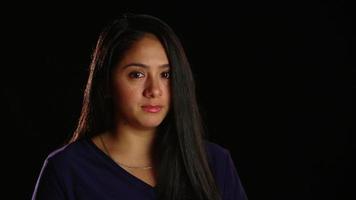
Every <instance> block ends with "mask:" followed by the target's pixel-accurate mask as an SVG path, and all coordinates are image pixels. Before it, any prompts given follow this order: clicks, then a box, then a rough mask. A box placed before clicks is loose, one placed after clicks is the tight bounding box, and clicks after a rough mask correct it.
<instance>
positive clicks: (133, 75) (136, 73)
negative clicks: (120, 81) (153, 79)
mask: <svg viewBox="0 0 356 200" xmlns="http://www.w3.org/2000/svg"><path fill="white" fill-rule="evenodd" d="M129 77H130V78H135V79H137V78H142V77H144V74H143V73H142V72H131V73H130V74H129Z"/></svg>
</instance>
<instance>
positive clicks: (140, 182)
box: [86, 137, 156, 190]
mask: <svg viewBox="0 0 356 200" xmlns="http://www.w3.org/2000/svg"><path fill="white" fill-rule="evenodd" d="M86 141H87V142H88V143H89V145H90V146H91V147H92V148H93V149H94V151H95V152H97V153H98V154H99V156H100V157H102V158H104V159H105V160H106V161H107V162H108V164H110V165H111V166H113V167H114V168H115V170H116V169H117V170H118V171H119V172H121V173H122V174H124V175H125V176H126V177H127V178H128V180H129V181H130V182H131V183H134V184H135V185H138V186H141V187H144V188H146V189H148V190H155V189H156V186H151V185H150V184H148V183H146V182H145V181H143V180H141V179H140V178H138V177H136V176H135V175H133V174H131V173H130V172H128V171H127V170H126V169H124V168H123V167H121V166H120V165H118V164H117V163H116V162H115V161H114V160H113V159H112V158H111V157H109V156H108V155H107V154H106V153H104V152H103V151H102V150H101V149H100V148H99V147H98V146H97V145H96V144H95V143H94V142H93V141H92V139H91V138H89V137H88V138H86Z"/></svg>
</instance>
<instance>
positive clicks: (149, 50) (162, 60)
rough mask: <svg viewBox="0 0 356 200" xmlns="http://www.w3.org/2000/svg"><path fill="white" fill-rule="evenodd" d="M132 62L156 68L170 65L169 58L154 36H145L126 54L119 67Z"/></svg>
mask: <svg viewBox="0 0 356 200" xmlns="http://www.w3.org/2000/svg"><path fill="white" fill-rule="evenodd" d="M130 62H135V63H142V64H146V65H148V66H151V65H153V66H155V65H164V64H168V58H167V55H166V51H165V49H164V47H163V45H162V44H161V42H160V41H159V40H158V38H157V37H156V36H154V35H153V34H145V35H144V36H143V37H142V38H140V39H139V40H137V41H136V42H134V43H133V45H132V46H131V47H130V48H129V49H128V50H127V51H126V52H125V53H124V55H123V57H122V59H121V61H120V62H119V66H121V65H126V64H128V63H130Z"/></svg>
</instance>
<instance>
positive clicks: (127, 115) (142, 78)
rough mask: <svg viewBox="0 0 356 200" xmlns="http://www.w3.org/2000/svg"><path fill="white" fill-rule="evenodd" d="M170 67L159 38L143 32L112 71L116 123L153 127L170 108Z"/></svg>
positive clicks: (144, 127)
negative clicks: (117, 120)
mask: <svg viewBox="0 0 356 200" xmlns="http://www.w3.org/2000/svg"><path fill="white" fill-rule="evenodd" d="M169 70H170V66H169V62H168V58H167V55H166V52H165V50H164V48H163V46H162V44H161V43H160V41H159V40H158V39H157V38H156V37H155V36H154V35H152V34H146V35H145V36H144V37H143V38H141V39H139V40H138V41H137V42H135V43H134V44H133V46H132V47H131V48H130V49H129V50H128V51H126V53H125V54H124V56H123V57H122V59H121V61H120V62H119V63H118V65H117V66H116V67H115V68H114V69H113V72H112V81H113V82H112V86H113V87H112V95H113V100H114V105H115V109H116V114H117V117H118V119H119V123H120V124H125V125H129V126H134V127H135V128H140V129H152V128H156V127H157V126H158V125H159V124H160V123H161V122H162V121H163V119H164V118H165V116H166V115H167V113H168V110H169V107H170V89H169V88H170V86H169V85H170V72H169Z"/></svg>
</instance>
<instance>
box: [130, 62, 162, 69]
mask: <svg viewBox="0 0 356 200" xmlns="http://www.w3.org/2000/svg"><path fill="white" fill-rule="evenodd" d="M128 67H143V68H149V66H148V65H145V64H143V63H129V64H126V65H124V66H123V69H125V68H128ZM158 67H160V68H169V64H163V65H160V66H158Z"/></svg>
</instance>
